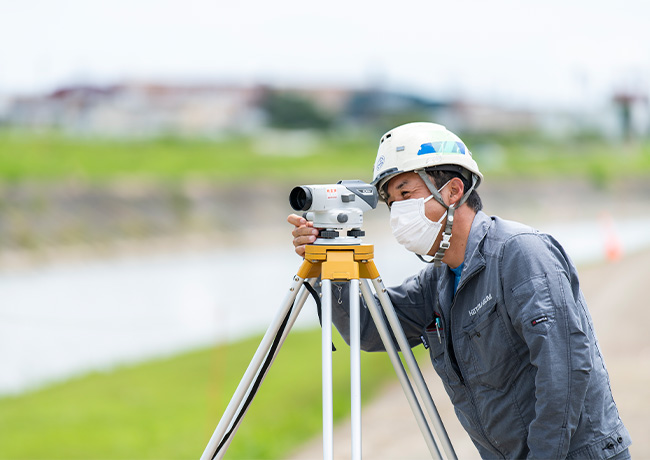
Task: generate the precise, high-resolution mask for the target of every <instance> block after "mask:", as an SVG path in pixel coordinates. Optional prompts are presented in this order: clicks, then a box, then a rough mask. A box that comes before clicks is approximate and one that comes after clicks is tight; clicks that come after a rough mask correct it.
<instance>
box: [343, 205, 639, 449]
mask: <svg viewBox="0 0 650 460" xmlns="http://www.w3.org/2000/svg"><path fill="white" fill-rule="evenodd" d="M378 265H379V264H378ZM335 286H336V285H335ZM336 287H340V286H336ZM388 294H389V296H390V298H391V300H392V303H393V305H394V307H395V310H396V311H397V314H398V316H399V317H400V321H401V323H402V327H403V329H404V332H405V333H406V336H407V337H408V339H409V343H410V344H411V346H415V345H417V344H421V343H423V342H424V343H425V346H428V347H429V350H430V355H431V361H432V362H433V366H434V368H435V370H436V372H437V373H438V375H439V376H440V378H441V379H442V383H443V384H444V387H445V390H446V391H447V393H448V395H449V397H450V398H451V401H452V403H453V405H454V408H455V412H456V415H457V416H458V419H459V420H460V422H461V424H462V425H463V427H464V428H465V430H467V433H468V434H469V435H470V437H471V439H472V441H473V442H474V444H475V445H476V447H477V449H478V450H479V453H480V454H481V457H483V458H526V457H528V458H541V459H552V458H553V459H555V458H576V459H577V458H580V459H582V458H597V459H605V458H609V457H611V456H613V455H616V454H618V453H619V452H621V451H623V450H625V449H626V448H627V447H628V446H629V445H630V444H631V439H630V436H629V434H628V432H627V430H626V428H625V426H624V425H623V423H622V422H621V419H620V418H619V414H618V410H617V408H616V405H615V403H614V399H613V397H612V392H611V389H610V384H609V377H608V374H607V370H606V368H605V363H604V361H603V357H602V354H601V352H600V349H599V346H598V342H597V340H596V336H595V332H594V327H593V324H592V320H591V316H590V314H589V312H588V310H587V304H586V302H585V299H584V297H583V295H582V292H581V291H580V288H579V283H578V274H577V272H576V269H575V267H574V266H573V264H572V262H571V261H570V259H569V257H568V256H567V254H566V253H565V252H564V250H563V249H562V247H561V246H560V244H559V243H558V242H557V241H555V240H554V239H553V238H552V237H550V236H549V235H545V234H542V233H539V232H538V231H536V230H534V229H532V228H530V227H527V226H524V225H521V224H518V223H514V222H510V221H506V220H503V219H500V218H498V217H489V216H487V215H486V214H484V213H483V212H479V213H477V215H476V217H475V218H474V222H473V224H472V229H471V232H470V235H469V238H468V242H467V249H466V252H465V261H464V266H463V271H462V275H461V279H460V283H459V285H458V288H457V292H456V294H455V295H453V274H452V273H451V270H449V268H448V267H446V266H445V265H443V266H442V267H439V268H435V267H433V266H432V265H431V266H428V267H427V268H425V269H424V270H422V271H421V272H420V273H419V274H418V275H415V276H413V277H411V278H408V279H407V280H406V281H404V283H403V284H402V285H401V286H398V287H395V288H389V289H388ZM333 298H335V299H338V298H340V299H342V300H346V299H347V296H346V295H344V294H342V293H341V292H340V291H337V289H333ZM452 299H453V300H452ZM332 303H333V304H334V306H335V307H334V308H333V310H334V311H333V319H334V323H335V325H336V327H337V329H338V330H339V332H340V333H341V334H342V336H343V337H344V338H345V340H349V331H348V329H349V314H348V306H347V302H344V303H343V305H338V302H332ZM361 310H362V334H361V337H362V338H361V340H362V344H361V346H362V348H363V349H364V350H367V351H379V350H384V346H383V344H382V342H381V339H380V338H379V335H378V333H377V330H376V328H375V326H374V323H373V321H372V318H371V317H370V314H369V312H368V310H367V309H365V308H362V309H361Z"/></svg>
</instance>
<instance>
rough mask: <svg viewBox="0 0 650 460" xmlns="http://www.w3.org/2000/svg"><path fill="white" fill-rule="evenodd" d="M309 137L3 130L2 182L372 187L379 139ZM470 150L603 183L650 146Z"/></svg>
mask: <svg viewBox="0 0 650 460" xmlns="http://www.w3.org/2000/svg"><path fill="white" fill-rule="evenodd" d="M301 136H302V135H300V134H295V133H294V134H293V135H291V134H289V135H286V134H285V135H277V134H274V135H269V134H264V135H263V134H260V135H258V136H253V137H249V138H244V137H229V138H225V139H222V140H206V139H189V138H188V139H186V138H157V139H146V140H133V139H131V140H128V139H125V140H115V139H113V140H111V139H98V138H86V139H83V138H71V137H66V136H63V135H60V134H56V133H41V134H34V133H28V132H20V131H6V130H5V131H0V180H3V181H25V180H54V181H56V180H62V179H64V180H68V179H75V180H83V181H90V182H93V181H110V180H114V179H120V178H143V179H153V180H184V179H188V178H195V177H200V178H207V179H214V180H219V181H242V180H243V181H250V180H259V179H265V180H272V181H289V180H290V181H295V180H296V179H297V178H300V180H301V181H333V180H335V179H337V178H359V179H363V180H370V179H371V174H372V165H373V163H374V160H375V154H376V149H377V144H376V137H377V136H376V133H368V134H365V135H358V136H357V137H351V136H343V135H336V134H330V135H320V136H308V137H301ZM466 142H467V143H468V145H469V146H470V148H471V150H472V151H473V152H474V156H475V158H476V160H477V162H478V163H479V166H480V168H481V169H482V170H483V171H484V172H485V173H486V174H489V176H490V177H491V178H494V179H499V178H503V177H505V178H508V177H521V176H524V177H551V176H581V177H586V178H590V179H591V180H593V181H595V182H597V183H601V182H604V181H607V180H608V179H618V178H621V177H624V176H628V175H632V176H639V175H647V174H649V173H650V142H648V141H647V140H646V141H639V142H634V143H621V142H618V143H616V142H609V141H605V140H602V139H600V140H599V139H591V138H588V139H582V140H552V139H544V138H541V137H540V136H539V135H534V134H531V135H529V136H523V135H519V136H510V137H508V136H500V137H495V136H492V137H485V136H484V137H481V138H471V137H469V136H468V137H467V138H466ZM305 183H306V182H305Z"/></svg>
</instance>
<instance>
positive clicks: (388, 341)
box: [361, 279, 442, 459]
mask: <svg viewBox="0 0 650 460" xmlns="http://www.w3.org/2000/svg"><path fill="white" fill-rule="evenodd" d="M361 292H362V294H363V298H364V299H365V301H366V305H367V306H368V310H369V311H370V315H371V316H372V319H373V321H374V323H375V326H376V327H377V331H378V332H379V336H380V337H381V340H382V342H383V343H384V347H385V348H386V352H387V353H388V357H389V358H390V361H391V363H392V364H393V368H394V369H395V373H396V374H397V378H398V379H399V382H400V383H401V385H402V389H403V390H404V394H405V395H406V399H407V400H408V403H409V405H410V406H411V411H412V412H413V415H414V416H415V420H416V422H417V424H418V427H419V428H420V431H421V432H422V436H423V437H424V441H425V443H426V444H427V447H428V448H429V452H430V453H431V456H432V457H433V458H438V459H441V458H442V456H441V455H440V450H439V449H438V446H437V445H436V441H435V439H434V438H433V434H432V433H431V429H430V428H429V424H428V422H427V420H426V418H425V417H424V413H423V412H422V407H421V406H420V403H419V402H418V399H417V396H416V395H415V392H414V391H413V387H412V386H411V382H410V380H409V378H408V376H407V374H406V371H405V370H404V366H403V364H402V361H401V360H400V358H399V355H398V353H397V349H396V348H395V344H394V343H393V339H392V337H391V335H390V332H389V330H388V327H387V326H386V322H385V321H384V317H383V316H382V314H381V311H380V310H379V306H378V305H377V301H376V300H375V297H374V296H373V295H372V291H371V290H370V286H369V285H368V281H367V280H365V279H364V280H362V282H361ZM409 351H410V348H409Z"/></svg>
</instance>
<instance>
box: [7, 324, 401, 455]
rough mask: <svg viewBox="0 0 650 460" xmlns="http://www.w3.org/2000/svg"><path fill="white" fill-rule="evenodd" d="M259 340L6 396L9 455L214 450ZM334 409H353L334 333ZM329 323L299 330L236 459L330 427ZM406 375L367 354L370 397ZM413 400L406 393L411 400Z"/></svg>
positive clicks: (264, 389)
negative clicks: (324, 401)
mask: <svg viewBox="0 0 650 460" xmlns="http://www.w3.org/2000/svg"><path fill="white" fill-rule="evenodd" d="M259 341H260V338H259V337H256V338H253V339H249V340H245V341H242V342H239V343H234V344H231V345H225V346H219V347H215V348H210V349H206V350H200V351H196V352H192V353H186V354H183V355H180V356H176V357H173V358H169V359H164V360H157V361H154V362H149V363H145V364H141V365H136V366H129V367H124V368H119V369H116V370H114V371H111V372H107V373H93V374H91V375H87V376H84V377H81V378H76V379H74V380H71V381H68V382H65V383H61V384H56V385H52V386H49V387H46V388H44V389H41V390H38V391H34V392H30V393H27V394H23V395H20V396H14V397H4V398H2V399H0V458H2V459H34V460H35V459H89V458H91V459H136V458H137V459H190V458H198V457H200V455H201V453H202V452H203V450H204V449H205V446H206V445H207V443H208V440H209V439H210V436H211V435H212V433H213V431H214V429H215V428H216V426H217V423H218V422H219V419H220V417H221V414H222V413H223V411H224V410H225V408H226V406H227V404H228V402H229V400H230V398H231V397H232V395H233V393H234V391H235V388H236V387H237V384H238V383H239V380H240V379H241V377H242V375H243V373H244V371H245V369H246V367H247V366H248V363H249V362H250V359H251V358H252V356H253V354H254V352H255V350H256V349H257V346H258V345H259ZM335 344H336V346H337V348H338V351H337V352H335V353H334V356H333V361H334V402H335V408H334V414H335V418H336V419H340V418H341V417H344V416H346V414H347V413H348V412H349V405H350V400H349V391H350V390H349V348H348V347H347V345H345V344H344V343H343V342H342V340H341V339H340V337H339V336H338V335H337V336H336V337H335ZM320 356H321V353H320V330H315V331H307V332H304V331H292V332H291V333H290V334H289V337H288V339H287V341H286V343H285V345H284V347H283V348H282V349H281V351H280V354H279V356H278V358H277V359H276V361H275V363H274V364H273V366H272V367H271V369H270V371H269V374H268V376H267V378H266V380H265V381H264V383H263V384H262V386H261V388H260V391H259V393H258V396H257V397H256V398H255V400H254V401H253V404H252V406H251V408H250V410H249V411H248V413H247V415H246V417H245V418H244V420H243V422H242V424H241V427H240V429H239V431H238V432H237V434H236V436H235V437H234V441H233V443H232V445H231V446H230V448H229V450H228V456H227V458H233V459H236V458H240V459H262V458H282V457H283V456H284V455H286V454H287V453H288V452H290V451H291V450H292V449H294V448H296V447H297V446H298V445H299V443H300V442H302V441H305V440H308V439H310V438H311V437H312V436H314V435H317V434H319V433H320V432H321V430H322V422H321V370H320V369H321V364H320V362H321V359H320ZM387 380H392V381H395V382H396V381H397V380H396V379H395V374H394V371H393V370H392V367H391V365H390V361H389V360H388V357H387V355H386V354H385V353H362V385H363V390H362V397H363V399H364V400H367V399H368V398H370V397H372V396H373V395H374V394H376V392H377V390H378V389H380V388H381V387H382V385H383V384H384V383H385V382H386V381H387ZM405 404H406V400H405Z"/></svg>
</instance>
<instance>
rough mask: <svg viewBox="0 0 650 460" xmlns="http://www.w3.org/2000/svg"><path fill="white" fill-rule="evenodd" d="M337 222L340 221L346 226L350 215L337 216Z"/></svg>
mask: <svg viewBox="0 0 650 460" xmlns="http://www.w3.org/2000/svg"><path fill="white" fill-rule="evenodd" d="M336 220H338V221H339V223H341V224H344V223H346V222H347V221H348V215H347V214H344V213H341V214H339V215H338V216H336Z"/></svg>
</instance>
